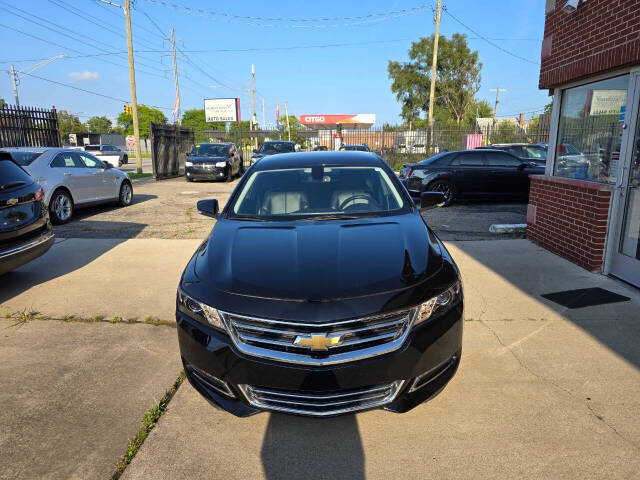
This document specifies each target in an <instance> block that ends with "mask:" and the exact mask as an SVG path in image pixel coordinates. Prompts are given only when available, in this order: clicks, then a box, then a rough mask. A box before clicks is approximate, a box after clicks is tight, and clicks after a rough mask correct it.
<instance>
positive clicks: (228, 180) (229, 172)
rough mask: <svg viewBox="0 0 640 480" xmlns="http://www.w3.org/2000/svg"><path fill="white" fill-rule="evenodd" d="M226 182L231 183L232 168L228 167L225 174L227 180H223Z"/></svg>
mask: <svg viewBox="0 0 640 480" xmlns="http://www.w3.org/2000/svg"><path fill="white" fill-rule="evenodd" d="M225 180H226V181H227V182H233V168H231V165H229V171H228V172H227V178H226V179H225Z"/></svg>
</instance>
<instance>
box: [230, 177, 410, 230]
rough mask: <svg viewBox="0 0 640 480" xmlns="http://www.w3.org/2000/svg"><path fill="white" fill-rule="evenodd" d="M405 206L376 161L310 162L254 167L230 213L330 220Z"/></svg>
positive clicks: (383, 212)
mask: <svg viewBox="0 0 640 480" xmlns="http://www.w3.org/2000/svg"><path fill="white" fill-rule="evenodd" d="M403 209H404V210H406V209H408V205H407V203H406V202H405V200H404V199H403V196H402V195H401V194H400V192H399V191H398V189H397V188H396V186H395V185H394V183H393V182H392V180H391V178H390V177H389V175H388V174H387V173H386V172H385V171H384V170H383V169H382V168H381V167H375V166H364V167H363V166H322V165H318V166H314V167H308V168H287V169H278V170H259V171H254V172H253V173H252V174H251V176H250V177H249V178H248V179H247V181H246V182H245V183H244V186H243V188H242V190H241V191H240V192H239V194H238V196H237V199H236V201H235V202H234V203H233V205H232V206H231V208H230V210H229V212H230V218H234V217H235V218H238V219H254V220H263V221H264V220H295V219H310V220H322V219H325V220H329V219H341V218H359V217H367V216H381V215H386V214H392V213H397V212H399V211H400V210H403Z"/></svg>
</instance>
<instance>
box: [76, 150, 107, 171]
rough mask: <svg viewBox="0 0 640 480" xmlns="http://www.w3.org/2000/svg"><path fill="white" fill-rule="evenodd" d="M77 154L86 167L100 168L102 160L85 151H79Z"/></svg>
mask: <svg viewBox="0 0 640 480" xmlns="http://www.w3.org/2000/svg"><path fill="white" fill-rule="evenodd" d="M78 156H79V157H80V159H81V160H82V163H84V165H85V166H86V167H87V168H102V162H101V161H100V160H98V159H97V158H96V157H93V156H91V155H88V154H86V153H79V154H78Z"/></svg>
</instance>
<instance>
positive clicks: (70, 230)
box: [56, 178, 527, 240]
mask: <svg viewBox="0 0 640 480" xmlns="http://www.w3.org/2000/svg"><path fill="white" fill-rule="evenodd" d="M237 183H238V180H234V181H233V182H231V183H226V182H189V183H187V182H186V181H185V180H184V178H174V179H169V180H163V181H160V182H156V181H155V180H153V179H145V180H143V181H138V182H135V184H134V199H133V204H132V205H131V206H130V207H127V208H124V209H118V208H113V206H111V205H106V206H99V207H91V208H87V209H83V210H78V211H77V212H76V216H75V217H74V219H73V220H72V221H71V222H70V223H69V224H67V225H63V226H60V227H58V228H57V229H56V232H58V235H59V236H62V237H73V238H174V239H186V238H193V239H202V238H204V237H206V235H207V234H208V233H209V231H210V230H211V227H212V222H213V221H212V220H211V219H210V218H207V217H203V216H201V215H199V214H198V213H197V209H196V203H197V201H198V200H200V199H203V198H217V199H218V200H219V202H220V204H221V206H222V205H224V204H225V203H226V201H227V199H228V198H229V195H230V194H231V191H232V190H233V188H234V187H235V186H236V184H237ZM526 210H527V205H526V203H498V202H460V203H454V204H453V205H451V206H449V207H446V208H437V209H433V210H429V211H426V212H423V217H424V218H425V220H426V221H427V223H428V224H429V225H430V226H431V228H433V229H434V230H435V232H436V233H437V234H438V236H440V238H441V239H442V240H495V239H500V238H522V235H517V234H516V235H507V236H505V235H504V234H495V233H491V232H489V227H490V226H491V225H492V224H494V223H500V224H504V223H514V224H515V223H520V224H521V223H525V217H526Z"/></svg>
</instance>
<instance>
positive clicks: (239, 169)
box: [238, 163, 244, 178]
mask: <svg viewBox="0 0 640 480" xmlns="http://www.w3.org/2000/svg"><path fill="white" fill-rule="evenodd" d="M242 175H244V165H243V164H242V163H241V164H240V166H239V167H238V178H240V177H241V176H242Z"/></svg>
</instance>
